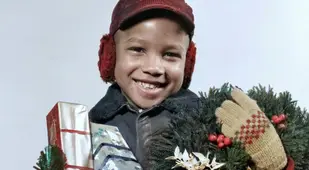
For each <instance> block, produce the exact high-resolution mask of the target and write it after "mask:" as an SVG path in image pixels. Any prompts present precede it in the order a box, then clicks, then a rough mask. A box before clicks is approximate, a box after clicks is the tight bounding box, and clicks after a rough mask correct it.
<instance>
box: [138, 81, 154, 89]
mask: <svg viewBox="0 0 309 170" xmlns="http://www.w3.org/2000/svg"><path fill="white" fill-rule="evenodd" d="M137 83H138V84H139V85H140V86H142V87H143V88H145V89H155V88H157V86H156V85H153V84H149V83H144V82H140V81H138V82H137Z"/></svg>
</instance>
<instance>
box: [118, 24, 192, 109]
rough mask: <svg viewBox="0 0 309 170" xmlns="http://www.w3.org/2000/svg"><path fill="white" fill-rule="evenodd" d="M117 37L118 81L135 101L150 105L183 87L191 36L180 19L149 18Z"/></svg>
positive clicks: (135, 102)
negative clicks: (180, 23)
mask: <svg viewBox="0 0 309 170" xmlns="http://www.w3.org/2000/svg"><path fill="white" fill-rule="evenodd" d="M114 39H115V43H116V66H115V78H116V82H117V84H118V85H119V86H120V87H121V89H122V91H123V92H124V93H125V94H126V96H127V97H129V98H130V100H131V101H132V102H133V103H134V104H136V105H137V106H138V107H140V108H150V107H152V106H153V105H156V104H159V103H161V102H162V101H163V100H164V99H166V98H167V97H168V96H170V95H171V94H174V93H176V92H178V91H179V89H180V88H181V86H182V83H183V78H184V69H185V61H186V52H187V49H188V46H189V42H190V40H189V36H188V34H187V33H186V32H185V31H183V30H182V29H181V28H180V25H179V24H178V23H177V22H174V21H172V20H170V19H166V18H153V19H148V20H145V21H142V22H139V23H138V24H136V25H134V26H133V27H131V28H129V29H126V30H124V31H122V30H118V31H117V33H116V34H115V36H114Z"/></svg>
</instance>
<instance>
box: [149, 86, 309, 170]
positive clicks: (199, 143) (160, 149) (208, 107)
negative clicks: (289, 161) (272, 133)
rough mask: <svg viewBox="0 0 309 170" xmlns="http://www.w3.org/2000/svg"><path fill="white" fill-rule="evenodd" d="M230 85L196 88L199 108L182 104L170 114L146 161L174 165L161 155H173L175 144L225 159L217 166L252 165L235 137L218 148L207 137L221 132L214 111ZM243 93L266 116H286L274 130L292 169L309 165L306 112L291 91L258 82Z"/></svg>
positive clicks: (238, 169) (160, 169)
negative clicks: (293, 165) (253, 101)
mask: <svg viewBox="0 0 309 170" xmlns="http://www.w3.org/2000/svg"><path fill="white" fill-rule="evenodd" d="M231 88H232V86H231V85H230V84H228V83H226V84H224V85H223V86H222V87H221V88H215V87H214V88H210V89H209V91H208V94H207V93H202V92H200V93H199V94H200V107H199V109H196V110H190V109H187V108H185V107H182V109H181V110H182V111H181V112H180V113H177V114H174V115H172V119H171V120H172V121H171V125H170V127H169V128H168V129H165V130H164V131H160V132H158V133H157V134H156V135H155V136H156V137H155V138H154V139H153V142H152V145H151V146H150V151H151V156H150V158H149V161H150V162H151V163H152V166H153V167H154V169H155V170H168V169H171V168H172V167H173V166H175V164H176V163H175V160H167V159H165V158H167V157H170V156H173V155H174V154H175V153H174V152H175V148H177V147H179V150H180V152H181V153H183V152H184V150H186V151H187V153H192V152H199V153H202V154H203V155H207V156H210V157H209V160H213V158H214V157H216V161H217V162H220V163H225V164H224V166H222V167H220V168H219V169H220V170H245V169H246V168H247V167H248V166H250V167H251V168H252V169H254V165H253V163H252V162H251V159H250V156H249V155H248V154H247V153H246V152H245V151H244V149H243V148H242V146H241V144H240V143H238V142H237V141H233V143H232V145H231V146H229V147H225V148H221V149H219V148H218V147H217V145H215V144H214V143H212V142H210V141H209V140H208V135H209V134H221V132H220V129H221V128H220V126H219V124H217V122H216V117H215V114H214V113H215V110H216V108H217V107H219V106H220V105H221V103H222V102H223V101H224V100H226V99H231V96H230V91H231ZM247 94H248V96H250V97H251V98H252V99H254V100H256V101H257V104H258V105H259V106H260V108H261V110H262V111H264V112H265V114H266V116H267V117H268V118H269V119H270V120H271V119H272V116H273V115H276V114H279V113H284V114H285V115H286V116H287V120H286V123H285V128H283V129H282V128H281V129H278V128H277V132H278V134H279V136H280V138H281V140H282V142H283V145H284V147H285V151H286V153H287V155H288V156H290V157H292V158H293V160H294V162H295V169H296V170H307V169H309V161H308V160H307V159H308V157H309V115H308V112H307V111H306V110H305V109H302V108H300V107H299V106H297V101H295V100H292V96H291V94H290V93H289V92H287V91H286V92H281V93H278V94H276V93H275V92H274V91H273V89H272V88H271V87H268V88H266V87H264V86H261V85H259V86H255V87H253V88H252V89H250V90H249V91H248V92H247ZM177 107H180V106H177ZM209 153H210V154H209ZM208 154H209V155H208ZM194 156H196V155H194ZM175 169H177V170H181V169H184V168H181V167H178V168H175ZM205 169H207V168H205Z"/></svg>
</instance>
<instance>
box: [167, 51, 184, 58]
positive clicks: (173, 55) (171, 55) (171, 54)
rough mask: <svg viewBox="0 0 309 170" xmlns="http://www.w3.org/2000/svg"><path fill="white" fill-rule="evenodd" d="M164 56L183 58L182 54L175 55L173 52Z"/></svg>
mask: <svg viewBox="0 0 309 170" xmlns="http://www.w3.org/2000/svg"><path fill="white" fill-rule="evenodd" d="M164 56H167V57H177V58H181V56H180V54H178V53H173V52H166V53H165V54H164Z"/></svg>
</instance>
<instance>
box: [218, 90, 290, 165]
mask: <svg viewBox="0 0 309 170" xmlns="http://www.w3.org/2000/svg"><path fill="white" fill-rule="evenodd" d="M231 95H232V98H233V100H234V101H231V100H226V101H224V102H223V103H222V105H221V107H219V108H217V110H216V113H215V114H216V116H217V118H218V120H219V121H220V122H221V124H222V133H223V134H224V135H226V136H228V137H230V138H233V139H236V140H238V141H241V142H242V143H243V145H244V147H245V150H246V152H247V153H248V154H249V155H250V156H251V157H252V160H253V161H254V163H255V165H256V166H257V169H260V170H282V169H283V168H284V167H285V166H286V164H287V156H286V153H285V151H284V148H283V145H282V142H281V140H280V138H279V136H278V134H277V132H276V129H275V128H274V126H273V125H272V124H271V122H270V121H269V119H268V118H267V117H266V115H265V114H264V113H263V112H262V111H261V109H260V108H259V106H258V105H257V104H256V102H255V101H254V100H253V99H251V98H250V97H249V96H247V95H246V94H245V93H243V92H242V91H241V90H239V89H237V88H236V89H233V90H232V93H231Z"/></svg>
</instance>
